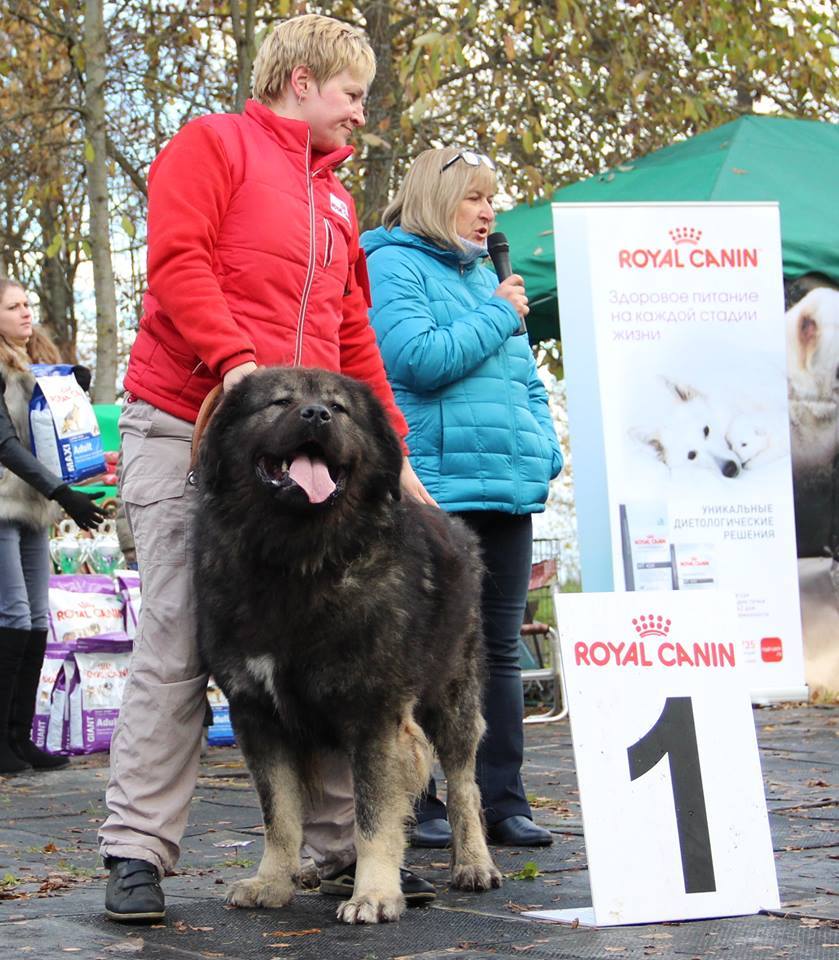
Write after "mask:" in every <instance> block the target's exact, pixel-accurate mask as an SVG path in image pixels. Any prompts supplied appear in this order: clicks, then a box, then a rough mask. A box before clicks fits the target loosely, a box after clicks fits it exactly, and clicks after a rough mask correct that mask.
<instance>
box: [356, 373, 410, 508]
mask: <svg viewBox="0 0 839 960" xmlns="http://www.w3.org/2000/svg"><path fill="white" fill-rule="evenodd" d="M363 386H364V388H365V390H364V392H365V394H366V398H367V411H368V417H369V420H368V422H369V423H370V426H371V430H372V433H373V438H374V446H375V450H376V454H377V459H378V461H379V462H378V463H377V464H376V465H375V468H376V477H377V483H376V486H377V487H378V489H379V490H382V491H383V492H384V493H389V494H390V495H391V497H393V499H394V500H400V499H401V498H402V488H401V486H400V484H399V481H400V478H401V476H402V461H403V454H402V444H401V443H400V441H399V437H398V436H397V435H396V431H395V430H394V429H393V427H392V426H391V425H390V420H388V418H387V414H386V413H385V409H384V407H383V406H382V405H381V403H380V402H379V400H378V398H377V397H376V396H375V394H374V393H373V391H372V390H370V389H369V387H367V385H366V384H364V385H363Z"/></svg>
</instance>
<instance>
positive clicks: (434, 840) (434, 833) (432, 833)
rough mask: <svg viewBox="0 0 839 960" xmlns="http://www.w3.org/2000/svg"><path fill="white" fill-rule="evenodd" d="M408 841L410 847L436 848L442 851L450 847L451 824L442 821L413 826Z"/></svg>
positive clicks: (425, 822)
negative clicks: (409, 841)
mask: <svg viewBox="0 0 839 960" xmlns="http://www.w3.org/2000/svg"><path fill="white" fill-rule="evenodd" d="M410 839H411V846H412V847H436V848H438V849H440V850H443V849H445V848H446V847H450V846H451V845H452V828H451V824H450V823H449V821H448V820H443V819H439V820H425V821H424V822H423V823H417V824H414V828H413V830H411V838H410Z"/></svg>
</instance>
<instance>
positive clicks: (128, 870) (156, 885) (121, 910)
mask: <svg viewBox="0 0 839 960" xmlns="http://www.w3.org/2000/svg"><path fill="white" fill-rule="evenodd" d="M107 866H108V868H109V869H110V871H111V875H110V876H109V877H108V889H107V890H106V892H105V915H106V916H108V917H110V919H111V920H118V921H120V922H121V923H153V922H154V921H155V920H162V919H163V916H164V913H165V909H164V901H163V888H162V887H161V886H160V877H159V876H158V873H157V868H156V867H155V866H154V865H153V864H151V863H149V862H148V861H146V860H123V859H121V858H119V857H109V858H108V861H107Z"/></svg>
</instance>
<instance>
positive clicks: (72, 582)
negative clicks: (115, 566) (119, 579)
mask: <svg viewBox="0 0 839 960" xmlns="http://www.w3.org/2000/svg"><path fill="white" fill-rule="evenodd" d="M50 587H51V588H52V587H56V588H57V589H59V590H71V591H72V592H73V593H108V594H115V593H116V592H117V588H116V587H115V586H114V581H113V580H112V579H111V578H110V577H108V576H106V575H105V574H103V573H53V574H52V575H51V576H50Z"/></svg>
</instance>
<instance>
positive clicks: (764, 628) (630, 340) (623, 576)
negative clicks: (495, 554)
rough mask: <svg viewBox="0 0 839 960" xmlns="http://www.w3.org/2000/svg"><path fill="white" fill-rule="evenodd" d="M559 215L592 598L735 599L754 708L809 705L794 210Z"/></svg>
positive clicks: (740, 207)
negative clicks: (794, 350) (802, 604)
mask: <svg viewBox="0 0 839 960" xmlns="http://www.w3.org/2000/svg"><path fill="white" fill-rule="evenodd" d="M553 216H554V234H555V240H556V252H557V280H558V294H559V304H560V314H561V317H562V333H563V352H564V358H565V372H566V378H567V383H568V408H569V426H570V431H571V447H572V451H573V454H574V477H575V491H576V506H577V517H578V527H579V537H580V556H581V562H582V580H583V587H584V589H585V590H586V591H589V590H591V591H610V590H630V591H637V592H641V591H649V590H674V591H705V590H712V589H721V590H725V591H729V592H731V593H734V594H735V595H736V599H737V611H738V615H739V622H740V628H741V629H740V635H739V639H738V660H739V661H740V663H741V664H742V665H743V666H744V667H745V673H744V675H745V677H746V683H747V686H748V689H749V690H750V691H751V693H752V695H753V697H754V699H756V700H782V699H805V698H806V696H807V688H806V686H805V684H804V662H803V649H802V640H801V621H800V613H799V604H798V572H797V565H796V546H795V523H794V513H793V500H792V473H791V466H790V449H789V416H788V412H787V384H786V341H785V323H784V313H783V309H784V301H783V288H782V273H781V245H780V232H779V221H778V209H777V205H776V204H770V203H750V204H745V203H744V204H737V203H693V204H672V203H647V204H631V203H627V204H554V206H553Z"/></svg>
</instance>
